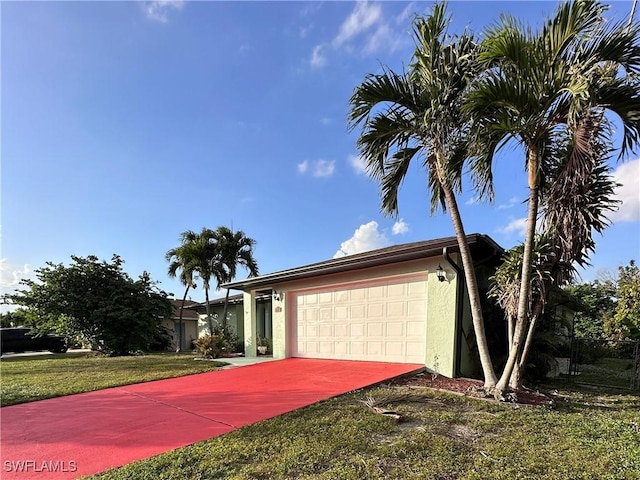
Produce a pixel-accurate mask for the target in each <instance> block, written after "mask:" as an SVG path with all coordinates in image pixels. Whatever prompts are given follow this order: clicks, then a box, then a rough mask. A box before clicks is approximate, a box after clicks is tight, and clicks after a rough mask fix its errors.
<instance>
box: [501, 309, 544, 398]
mask: <svg viewBox="0 0 640 480" xmlns="http://www.w3.org/2000/svg"><path fill="white" fill-rule="evenodd" d="M545 303H546V299H542V298H539V299H538V301H537V302H536V306H535V310H534V312H533V315H532V317H531V321H530V322H529V329H528V331H527V338H526V340H525V342H524V346H523V347H522V353H521V355H520V359H519V361H518V363H517V364H516V365H515V367H514V369H513V372H512V373H511V378H510V379H509V387H511V388H520V387H521V386H522V372H523V371H524V369H525V367H526V366H527V357H528V356H529V352H530V351H531V344H532V343H533V335H534V334H535V329H536V325H537V323H538V320H539V319H540V317H541V316H542V310H543V308H544V305H545Z"/></svg>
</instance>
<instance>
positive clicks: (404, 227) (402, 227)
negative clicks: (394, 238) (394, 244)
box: [391, 218, 409, 235]
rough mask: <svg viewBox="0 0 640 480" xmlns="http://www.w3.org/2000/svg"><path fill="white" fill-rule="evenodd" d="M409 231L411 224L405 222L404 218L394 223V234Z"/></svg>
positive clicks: (392, 231) (392, 229)
mask: <svg viewBox="0 0 640 480" xmlns="http://www.w3.org/2000/svg"><path fill="white" fill-rule="evenodd" d="M408 231H409V224H408V223H407V222H405V221H404V219H402V218H401V219H400V220H398V221H397V222H396V223H394V224H393V227H391V233H392V234H393V235H404V234H405V233H407V232H408Z"/></svg>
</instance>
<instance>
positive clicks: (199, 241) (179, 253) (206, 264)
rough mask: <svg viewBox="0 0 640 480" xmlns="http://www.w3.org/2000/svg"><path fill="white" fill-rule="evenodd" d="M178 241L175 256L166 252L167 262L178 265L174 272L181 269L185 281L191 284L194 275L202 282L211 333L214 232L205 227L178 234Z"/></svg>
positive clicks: (170, 252) (214, 250) (214, 251)
mask: <svg viewBox="0 0 640 480" xmlns="http://www.w3.org/2000/svg"><path fill="white" fill-rule="evenodd" d="M180 240H181V245H180V246H179V247H178V248H177V249H175V250H176V252H175V254H174V252H173V250H169V252H167V260H170V261H171V258H173V259H174V262H177V263H178V265H176V266H175V271H176V272H177V270H178V269H182V275H184V278H185V281H189V280H192V284H193V278H194V275H197V277H199V278H200V279H201V280H202V285H203V288H204V294H205V308H206V312H207V324H208V326H209V331H210V332H213V322H212V320H211V311H210V308H211V307H210V305H209V289H210V287H211V277H212V276H214V271H213V268H212V265H211V260H212V259H213V258H214V256H215V254H216V246H215V232H214V231H213V230H211V229H209V228H206V227H203V228H202V230H201V231H200V233H196V232H194V231H192V230H187V231H184V232H182V233H181V234H180ZM170 254H171V255H170ZM180 263H182V264H183V266H179V265H180ZM171 268H172V265H170V266H169V269H170V272H171ZM170 274H171V273H170ZM182 275H181V279H182ZM185 297H186V292H185Z"/></svg>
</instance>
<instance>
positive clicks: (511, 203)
mask: <svg viewBox="0 0 640 480" xmlns="http://www.w3.org/2000/svg"><path fill="white" fill-rule="evenodd" d="M518 202H519V200H518V198H517V197H511V198H510V199H509V201H508V202H507V203H503V204H502V205H498V210H505V209H507V208H512V207H514V206H515V205H516V203H518Z"/></svg>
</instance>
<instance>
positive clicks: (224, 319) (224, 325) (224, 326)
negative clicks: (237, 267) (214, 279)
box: [222, 288, 229, 332]
mask: <svg viewBox="0 0 640 480" xmlns="http://www.w3.org/2000/svg"><path fill="white" fill-rule="evenodd" d="M228 308H229V289H228V288H227V295H226V296H225V297H224V310H223V313H222V329H223V330H224V331H225V332H226V331H227V310H228Z"/></svg>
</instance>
